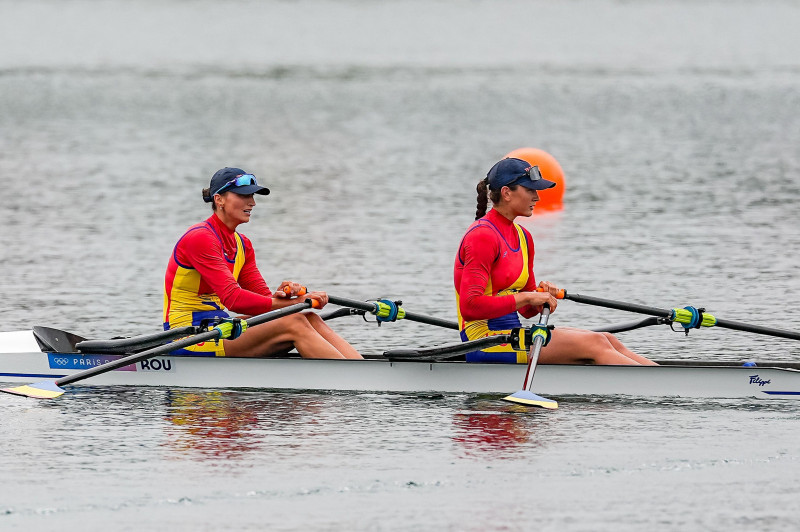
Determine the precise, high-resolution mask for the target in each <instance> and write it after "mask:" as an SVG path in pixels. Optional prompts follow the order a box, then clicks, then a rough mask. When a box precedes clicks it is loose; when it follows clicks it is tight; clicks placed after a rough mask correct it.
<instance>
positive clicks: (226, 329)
mask: <svg viewBox="0 0 800 532" xmlns="http://www.w3.org/2000/svg"><path fill="white" fill-rule="evenodd" d="M237 321H238V320H237ZM237 325H238V326H240V327H241V330H239V331H236V333H237V334H236V335H235V336H234V338H238V337H239V336H240V335H241V334H242V333H243V332H244V331H245V330H247V322H246V321H244V320H241V321H239V322H238V324H237V323H234V322H233V321H223V322H222V323H219V324H217V325H216V326H215V327H214V329H215V330H217V331H219V337H218V338H217V340H224V339H226V338H230V337H231V335H232V334H233V333H234V331H235V328H236V327H237Z"/></svg>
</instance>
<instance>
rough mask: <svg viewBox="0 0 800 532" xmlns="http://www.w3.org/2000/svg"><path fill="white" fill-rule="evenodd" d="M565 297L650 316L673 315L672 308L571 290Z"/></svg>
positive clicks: (579, 301) (577, 301)
mask: <svg viewBox="0 0 800 532" xmlns="http://www.w3.org/2000/svg"><path fill="white" fill-rule="evenodd" d="M564 299H569V300H570V301H575V302H576V303H585V304H587V305H595V306H597V307H605V308H613V309H616V310H627V311H628V312H638V313H639V314H648V315H650V316H659V317H664V318H669V317H670V316H672V309H663V308H656V307H648V306H645V305H637V304H635V303H624V302H622V301H612V300H611V299H603V298H600V297H592V296H582V295H580V294H570V293H569V292H565V293H564Z"/></svg>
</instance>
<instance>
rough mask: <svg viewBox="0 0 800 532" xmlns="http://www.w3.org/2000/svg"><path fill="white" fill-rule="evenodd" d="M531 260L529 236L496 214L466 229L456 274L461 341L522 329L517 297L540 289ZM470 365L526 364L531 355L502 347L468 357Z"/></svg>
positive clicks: (529, 312) (531, 310) (530, 310)
mask: <svg viewBox="0 0 800 532" xmlns="http://www.w3.org/2000/svg"><path fill="white" fill-rule="evenodd" d="M533 256H534V249H533V238H532V237H531V234H530V233H529V232H528V231H527V230H525V229H524V228H523V227H521V226H519V225H517V224H515V223H513V222H511V221H509V220H508V219H506V218H505V217H504V216H502V215H500V214H499V213H498V212H497V211H496V210H494V209H492V210H490V211H489V212H488V213H487V214H486V216H484V217H483V218H481V219H479V220H476V221H475V222H474V223H473V224H472V225H471V226H470V227H469V229H467V232H466V234H465V235H464V238H463V239H462V240H461V245H460V246H459V248H458V254H457V255H456V260H455V268H454V273H453V278H454V281H455V289H456V302H457V305H458V324H459V326H460V328H461V339H462V340H463V341H465V342H466V341H468V340H477V339H478V338H485V337H487V336H492V335H497V334H507V333H508V332H510V330H511V329H512V328H514V327H519V326H520V325H521V324H520V321H519V316H518V314H517V308H516V306H517V305H516V301H515V300H514V294H515V293H517V292H520V291H533V290H535V289H536V278H535V276H534V274H533ZM541 310H542V309H541V307H530V306H525V307H522V308H520V309H519V314H522V315H523V316H525V317H526V318H531V317H533V316H535V315H536V314H538V313H540V312H541ZM467 361H469V362H500V363H521V364H524V363H527V352H525V351H514V350H513V349H512V348H511V346H510V345H509V344H503V345H499V346H494V347H489V348H486V349H483V350H481V351H473V352H472V353H468V354H467Z"/></svg>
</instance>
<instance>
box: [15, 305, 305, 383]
mask: <svg viewBox="0 0 800 532" xmlns="http://www.w3.org/2000/svg"><path fill="white" fill-rule="evenodd" d="M318 306H319V302H318V301H316V300H313V299H311V300H306V301H301V302H300V303H297V304H295V305H290V306H288V307H284V308H281V309H278V310H273V311H270V312H265V313H264V314H259V315H258V316H253V317H252V318H249V319H247V320H244V322H243V323H241V324H240V326H241V327H242V330H244V329H246V328H247V327H253V326H255V325H259V324H261V323H266V322H268V321H272V320H277V319H279V318H283V317H284V316H288V315H289V314H294V313H296V312H300V311H301V310H305V309H307V308H310V307H314V308H316V307H318ZM235 328H236V323H235V322H234V321H233V320H231V321H225V322H223V323H220V324H219V325H217V326H216V327H214V328H213V329H210V330H208V331H206V332H202V333H199V334H196V335H194V336H189V337H187V338H184V339H183V340H178V341H176V342H170V343H168V344H164V345H162V346H159V347H154V348H153V349H148V350H147V351H142V352H141V353H135V354H133V355H129V356H126V357H123V358H120V359H117V360H114V361H112V362H107V363H105V364H102V365H100V366H95V367H93V368H89V369H86V370H83V371H79V372H77V373H73V374H72V375H67V376H65V377H61V378H60V379H56V380H55V381H52V380H47V381H41V382H37V383H33V384H25V385H23V386H17V387H14V388H3V389H1V390H0V391H3V392H7V393H11V394H14V395H23V396H25V397H35V398H37V399H53V398H55V397H58V396H59V395H61V394H63V393H64V390H63V389H61V388H60V386H63V385H65V384H72V383H74V382H78V381H82V380H84V379H88V378H89V377H94V376H95V375H100V374H102V373H107V372H109V371H113V370H115V369H119V368H121V367H124V366H128V365H130V364H136V363H137V362H141V361H142V360H147V359H149V358H153V357H157V356H160V355H167V354H169V353H171V352H172V351H175V350H176V349H183V348H184V347H189V346H191V345H195V344H199V343H201V342H208V341H213V340H221V339H224V338H227V337H229V336H230V334H231V332H233V331H234V330H235Z"/></svg>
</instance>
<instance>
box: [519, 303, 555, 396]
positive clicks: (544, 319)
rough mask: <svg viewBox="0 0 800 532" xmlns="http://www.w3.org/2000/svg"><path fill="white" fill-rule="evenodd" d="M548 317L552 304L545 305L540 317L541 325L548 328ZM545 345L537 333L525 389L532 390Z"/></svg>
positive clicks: (526, 374) (524, 384) (524, 385)
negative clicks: (540, 355) (534, 376)
mask: <svg viewBox="0 0 800 532" xmlns="http://www.w3.org/2000/svg"><path fill="white" fill-rule="evenodd" d="M548 319H550V306H549V305H545V306H544V309H542V315H541V318H540V319H539V326H541V327H545V328H546V327H547V320H548ZM543 345H544V338H543V337H542V336H540V335H536V338H534V339H533V346H532V347H531V353H530V356H531V359H530V360H529V361H528V371H527V373H525V382H524V383H523V384H522V389H523V390H528V391H529V392H530V391H531V387H532V386H533V375H534V374H535V373H536V366H537V365H538V363H539V352H540V351H541V350H542V346H543Z"/></svg>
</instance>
